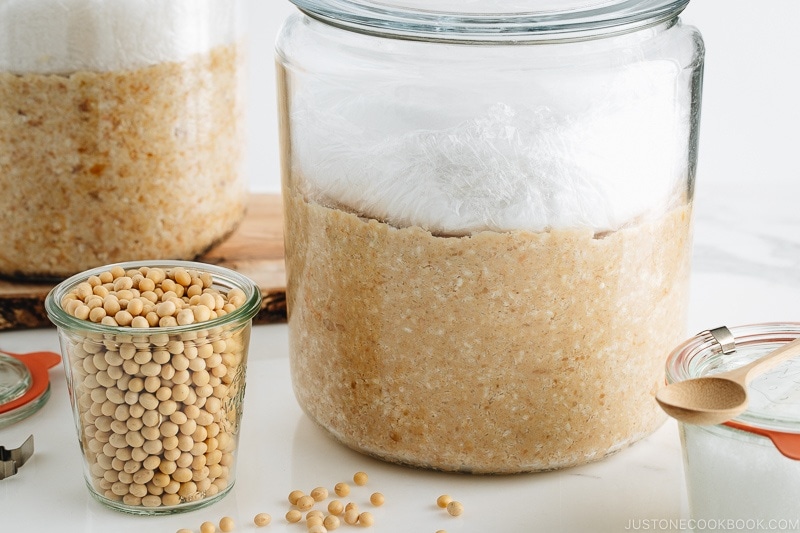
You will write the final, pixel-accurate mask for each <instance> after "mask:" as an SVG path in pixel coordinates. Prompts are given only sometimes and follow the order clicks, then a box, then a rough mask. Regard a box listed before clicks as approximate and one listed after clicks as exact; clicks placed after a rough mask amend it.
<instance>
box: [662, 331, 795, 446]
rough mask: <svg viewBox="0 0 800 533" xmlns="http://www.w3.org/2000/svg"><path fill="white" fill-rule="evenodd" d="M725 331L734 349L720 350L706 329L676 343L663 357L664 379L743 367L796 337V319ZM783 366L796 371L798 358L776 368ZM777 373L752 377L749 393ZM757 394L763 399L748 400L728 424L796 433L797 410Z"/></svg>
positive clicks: (705, 374)
mask: <svg viewBox="0 0 800 533" xmlns="http://www.w3.org/2000/svg"><path fill="white" fill-rule="evenodd" d="M729 331H730V333H731V334H732V335H733V341H734V342H735V345H734V347H735V350H728V349H724V348H723V346H722V345H721V344H720V342H719V341H718V340H717V339H716V338H715V336H714V335H712V334H711V332H710V331H704V332H701V333H699V334H697V335H695V336H694V337H691V338H689V339H687V340H686V341H684V342H683V343H682V344H680V345H679V346H677V347H676V348H675V349H674V350H673V351H672V352H671V353H670V355H669V357H668V359H667V364H666V380H667V382H668V383H674V382H677V381H683V380H686V379H691V378H696V377H701V376H707V375H712V374H714V373H717V372H721V371H724V370H730V369H732V368H736V367H739V366H743V365H745V364H747V363H749V362H751V361H753V360H754V359H757V358H758V357H761V356H763V355H765V354H766V353H767V352H769V351H771V350H772V349H774V348H776V347H777V346H775V345H776V344H785V343H787V342H791V341H793V340H795V339H797V338H798V337H800V322H769V323H761V324H749V325H744V326H738V327H731V328H729ZM785 365H792V366H793V367H794V368H793V369H794V370H796V371H798V372H800V359H794V360H792V361H790V362H787V363H784V365H782V366H780V367H779V370H781V369H785V368H786V366H785ZM778 373H779V372H778V371H777V370H773V371H771V372H768V373H767V374H765V375H762V376H760V377H757V378H756V379H754V380H753V382H752V383H751V384H750V388H751V391H750V392H751V393H752V392H753V391H752V389H753V387H754V386H755V387H759V383H761V382H764V381H765V380H767V379H773V380H774V379H775V378H774V375H775V374H778ZM787 379H789V378H788V377H787ZM750 396H751V397H752V396H754V395H753V394H750ZM761 396H764V398H760V397H759V398H758V401H757V402H753V401H752V400H751V405H750V407H749V408H748V410H746V411H745V412H744V413H742V414H741V415H739V416H738V417H736V418H734V419H733V421H731V422H732V423H731V424H728V425H730V426H731V427H736V428H738V429H742V430H745V431H748V430H749V429H751V428H752V429H757V430H765V431H767V432H784V433H789V434H796V435H797V436H800V413H799V412H797V409H796V408H794V409H792V408H790V407H785V405H788V402H787V404H782V403H781V402H780V401H778V402H775V401H772V400H771V399H770V398H768V397H766V396H765V395H763V394H762V395H761ZM754 403H755V405H754ZM782 406H784V408H783V409H782V408H781V407H782ZM754 432H756V433H758V431H754Z"/></svg>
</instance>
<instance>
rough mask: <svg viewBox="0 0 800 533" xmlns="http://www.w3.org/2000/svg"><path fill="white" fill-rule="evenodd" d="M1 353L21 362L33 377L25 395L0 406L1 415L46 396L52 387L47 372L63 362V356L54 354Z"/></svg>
mask: <svg viewBox="0 0 800 533" xmlns="http://www.w3.org/2000/svg"><path fill="white" fill-rule="evenodd" d="M0 353H3V354H5V355H7V356H9V357H13V358H14V359H17V360H18V361H20V362H21V363H22V364H23V365H25V367H26V368H27V369H28V372H30V375H31V386H30V387H29V388H28V390H27V391H26V392H25V394H23V395H22V396H20V397H19V398H16V399H14V400H11V401H10V402H7V403H4V404H0V414H3V413H8V412H10V411H13V410H15V409H18V408H20V407H22V406H24V405H26V404H28V403H29V402H31V401H33V400H35V399H36V398H39V397H40V396H41V395H42V394H44V393H45V391H47V389H48V387H49V386H50V377H49V375H48V373H47V371H48V370H49V369H50V368H52V367H54V366H56V365H57V364H58V363H59V362H60V361H61V356H59V355H58V354H55V353H53V352H32V353H27V354H16V353H10V352H6V351H4V350H0Z"/></svg>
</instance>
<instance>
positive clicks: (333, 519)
mask: <svg viewBox="0 0 800 533" xmlns="http://www.w3.org/2000/svg"><path fill="white" fill-rule="evenodd" d="M340 524H341V522H340V520H339V517H338V516H334V515H328V516H326V517H325V520H323V521H322V525H323V526H325V528H326V529H327V530H328V531H333V530H334V529H337V528H338V527H339V525H340Z"/></svg>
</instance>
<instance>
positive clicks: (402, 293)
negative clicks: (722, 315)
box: [277, 0, 704, 473]
mask: <svg viewBox="0 0 800 533" xmlns="http://www.w3.org/2000/svg"><path fill="white" fill-rule="evenodd" d="M292 1H293V2H294V3H295V4H296V5H297V6H298V7H299V8H300V9H301V11H302V12H301V13H297V14H295V15H293V16H291V17H290V18H289V19H288V20H287V22H286V23H285V25H284V27H283V30H282V32H281V34H280V36H279V39H278V44H277V60H278V79H279V87H280V92H279V97H280V102H279V105H280V110H281V111H280V119H281V129H282V141H283V193H284V202H285V213H286V214H285V217H286V218H285V222H286V265H287V274H288V289H287V291H288V293H287V295H288V313H289V332H290V349H291V368H292V378H293V384H294V390H295V393H296V396H297V399H298V401H299V403H300V405H301V406H302V408H303V409H304V410H305V412H306V413H307V414H308V415H309V416H310V417H311V418H312V419H314V420H315V421H316V422H318V423H319V424H320V425H321V426H323V427H324V428H326V429H327V430H329V431H330V432H331V433H332V434H333V435H334V436H335V437H336V438H337V439H339V440H340V441H341V442H343V443H344V444H346V445H348V446H350V447H352V448H354V449H357V450H360V451H362V452H364V453H367V454H371V455H375V456H378V457H381V458H384V459H386V460H389V461H394V462H399V463H406V464H411V465H416V466H422V467H431V468H436V469H442V470H452V471H466V472H476V473H488V472H492V473H500V472H520V471H536V470H547V469H555V468H561V467H567V466H571V465H577V464H581V463H585V462H587V461H593V460H597V459H600V458H602V457H605V456H607V455H608V454H611V453H614V452H616V451H618V450H620V449H622V448H624V447H626V446H627V445H629V444H631V443H633V442H635V441H637V440H638V439H641V438H642V437H644V436H646V435H648V434H649V433H651V432H652V431H653V430H654V429H655V428H657V427H658V426H659V425H660V424H661V423H662V421H663V420H664V417H663V414H662V413H661V411H660V409H659V408H658V406H657V404H656V402H655V401H654V398H653V396H654V392H655V390H656V389H657V388H658V387H659V385H660V384H662V383H663V380H664V361H665V358H666V356H667V354H668V353H669V351H670V348H671V347H672V346H674V345H675V344H676V343H677V342H679V341H680V340H681V339H682V338H684V336H685V330H684V328H685V319H686V306H687V292H688V281H689V261H690V250H691V227H692V222H691V220H692V216H691V209H692V194H693V188H694V179H695V168H696V157H697V133H698V123H699V113H700V95H701V85H702V83H701V80H702V67H703V55H704V51H703V42H702V39H701V37H700V34H699V33H698V31H697V30H696V29H694V28H692V27H689V26H685V25H683V24H682V23H681V21H680V19H679V18H678V14H679V13H680V11H681V10H682V9H683V8H684V7H685V5H686V4H687V2H688V0H679V1H668V0H627V1H602V2H601V1H597V2H586V1H566V2H563V1H559V2H554V1H547V0H518V1H514V2H505V1H492V0H477V1H474V2H468V3H464V2H461V1H456V0H453V1H443V2H437V3H435V5H434V4H429V3H427V2H422V1H417V0H383V1H376V0H347V1H345V0H292Z"/></svg>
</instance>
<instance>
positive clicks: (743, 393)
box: [656, 338, 800, 426]
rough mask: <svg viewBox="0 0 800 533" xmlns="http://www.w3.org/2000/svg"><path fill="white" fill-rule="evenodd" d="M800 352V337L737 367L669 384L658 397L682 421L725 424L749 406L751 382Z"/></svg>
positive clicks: (700, 423) (662, 405) (659, 402)
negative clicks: (748, 393) (748, 390)
mask: <svg viewBox="0 0 800 533" xmlns="http://www.w3.org/2000/svg"><path fill="white" fill-rule="evenodd" d="M798 354H800V338H798V339H795V340H793V341H792V342H789V343H787V344H784V345H783V346H781V347H780V348H778V349H777V350H775V351H773V352H771V353H769V354H767V355H765V356H764V357H762V358H760V359H756V360H755V361H753V362H751V363H749V364H747V365H745V366H743V367H740V368H737V369H735V370H729V371H727V372H721V373H719V374H714V375H712V376H706V377H701V378H694V379H687V380H685V381H678V382H675V383H672V384H670V385H667V386H666V387H664V388H662V389H660V390H659V391H658V392H657V393H656V401H657V402H658V405H660V406H661V408H662V409H663V410H664V411H665V412H666V413H667V414H668V415H669V416H671V417H672V418H675V419H677V420H679V421H680V422H684V423H686V424H697V425H701V426H704V425H705V426H707V425H714V424H722V423H723V422H727V421H728V420H730V419H732V418H735V417H736V416H737V415H739V414H741V413H742V412H744V410H745V409H747V385H748V384H749V383H750V381H752V380H753V378H755V377H756V376H759V375H761V374H763V373H764V372H767V371H768V370H771V369H772V368H775V367H776V366H777V365H779V364H780V363H782V362H784V361H786V360H788V359H791V358H792V357H794V356H796V355H798Z"/></svg>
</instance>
